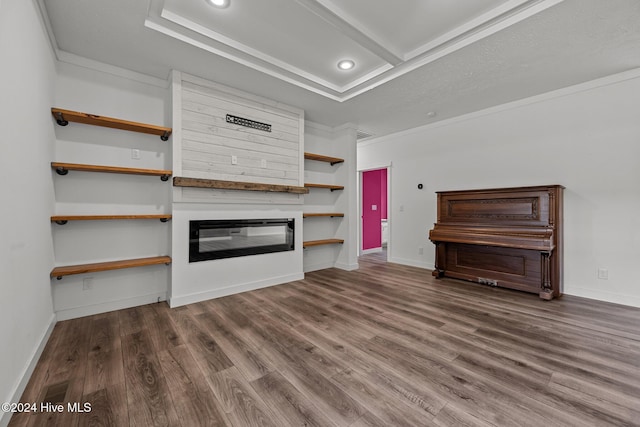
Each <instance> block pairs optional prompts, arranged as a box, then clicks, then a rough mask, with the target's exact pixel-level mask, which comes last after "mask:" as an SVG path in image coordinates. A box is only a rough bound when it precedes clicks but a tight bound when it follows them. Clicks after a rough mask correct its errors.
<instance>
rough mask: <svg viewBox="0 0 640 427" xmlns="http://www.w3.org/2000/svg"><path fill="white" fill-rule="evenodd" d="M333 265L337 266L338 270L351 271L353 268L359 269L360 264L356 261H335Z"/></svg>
mask: <svg viewBox="0 0 640 427" xmlns="http://www.w3.org/2000/svg"><path fill="white" fill-rule="evenodd" d="M334 267H335V268H339V269H340V270H346V271H353V270H357V269H359V268H360V264H358V263H357V262H356V263H355V264H345V263H342V262H336V263H335V264H334Z"/></svg>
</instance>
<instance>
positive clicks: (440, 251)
mask: <svg viewBox="0 0 640 427" xmlns="http://www.w3.org/2000/svg"><path fill="white" fill-rule="evenodd" d="M444 251H445V248H444V245H443V244H442V243H438V242H436V263H435V265H434V268H433V271H432V272H431V275H432V276H433V277H435V278H436V279H439V278H441V277H444V265H442V264H443V262H444V259H445V254H444Z"/></svg>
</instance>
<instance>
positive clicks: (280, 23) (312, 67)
mask: <svg viewBox="0 0 640 427" xmlns="http://www.w3.org/2000/svg"><path fill="white" fill-rule="evenodd" d="M41 2H42V3H41V4H43V5H44V9H45V10H46V15H47V18H48V21H49V23H50V29H51V33H52V38H53V39H54V44H55V45H56V46H57V49H59V50H60V51H61V52H68V53H72V54H75V55H79V56H81V57H86V58H89V59H92V60H96V61H100V62H103V63H106V64H110V65H115V66H118V67H122V68H125V69H129V70H133V71H136V72H140V73H143V74H148V75H150V76H154V77H158V78H162V79H166V78H167V76H168V74H169V71H170V70H171V69H177V70H181V71H185V72H187V73H190V74H194V75H198V76H201V77H204V78H208V79H211V80H214V81H217V82H220V83H223V84H226V85H229V86H233V87H236V88H239V89H242V90H245V91H248V92H252V93H255V94H258V95H261V96H265V97H268V98H271V99H274V100H277V101H281V102H284V103H287V104H290V105H294V106H296V107H299V108H302V109H304V110H305V112H306V117H307V119H309V120H311V121H314V122H317V123H321V124H325V125H328V126H339V125H341V124H344V123H347V122H350V123H356V124H357V125H358V127H359V128H360V129H361V130H362V131H364V132H367V133H370V134H373V135H375V136H381V135H386V134H389V133H392V132H396V131H399V130H404V129H407V128H411V127H415V126H420V125H423V124H426V123H430V122H433V121H436V120H441V119H444V118H449V117H454V116H457V115H461V114H465V113H468V112H472V111H476V110H479V109H482V108H487V107H490V106H494V105H498V104H502V103H505V102H509V101H513V100H517V99H521V98H524V97H528V96H532V95H536V94H540V93H543V92H547V91H550V90H554V89H558V88H561V87H565V86H569V85H573V84H577V83H582V82H585V81H588V80H592V79H595V78H599V77H604V76H607V75H611V74H615V73H619V72H622V71H627V70H629V69H633V68H638V67H640V1H638V0H458V1H455V0H395V1H392V2H385V1H381V0H268V1H265V0H231V5H230V7H228V8H226V9H215V8H212V7H210V6H209V5H208V4H206V3H205V0H110V1H98V0H41ZM345 58H348V59H353V60H354V61H355V62H356V67H355V68H354V69H353V70H351V71H342V70H339V69H338V68H337V67H336V64H337V62H338V61H339V60H341V59H345ZM432 112H435V116H434V115H433V113H432Z"/></svg>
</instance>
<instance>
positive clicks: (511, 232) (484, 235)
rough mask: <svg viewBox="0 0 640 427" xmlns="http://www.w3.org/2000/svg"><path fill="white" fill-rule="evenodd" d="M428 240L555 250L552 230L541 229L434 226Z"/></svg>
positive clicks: (454, 225)
mask: <svg viewBox="0 0 640 427" xmlns="http://www.w3.org/2000/svg"><path fill="white" fill-rule="evenodd" d="M429 240H431V241H432V242H448V243H468V244H472V245H487V246H499V247H504V248H516V249H531V250H535V251H548V252H551V251H553V249H554V248H555V244H554V235H553V228H542V227H538V228H525V227H473V226H468V225H457V224H434V227H433V230H430V231H429Z"/></svg>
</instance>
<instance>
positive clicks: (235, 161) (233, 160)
mask: <svg viewBox="0 0 640 427" xmlns="http://www.w3.org/2000/svg"><path fill="white" fill-rule="evenodd" d="M231 164H232V165H237V164H238V156H231Z"/></svg>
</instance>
